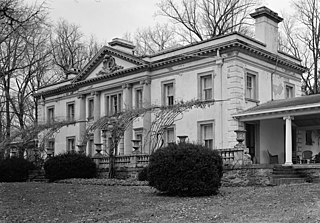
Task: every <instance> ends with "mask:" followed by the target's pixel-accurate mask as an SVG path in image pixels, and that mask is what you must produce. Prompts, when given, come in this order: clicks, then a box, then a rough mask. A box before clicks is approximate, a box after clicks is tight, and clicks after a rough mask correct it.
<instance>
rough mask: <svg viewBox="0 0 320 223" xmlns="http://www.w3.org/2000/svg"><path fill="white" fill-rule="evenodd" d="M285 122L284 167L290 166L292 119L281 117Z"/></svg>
mask: <svg viewBox="0 0 320 223" xmlns="http://www.w3.org/2000/svg"><path fill="white" fill-rule="evenodd" d="M283 120H285V121H286V157H285V163H284V165H287V166H290V165H292V125H291V124H292V120H293V117H291V116H286V117H283Z"/></svg>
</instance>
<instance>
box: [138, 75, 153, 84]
mask: <svg viewBox="0 0 320 223" xmlns="http://www.w3.org/2000/svg"><path fill="white" fill-rule="evenodd" d="M140 84H141V85H150V84H151V78H150V77H147V78H146V79H144V80H142V81H140Z"/></svg>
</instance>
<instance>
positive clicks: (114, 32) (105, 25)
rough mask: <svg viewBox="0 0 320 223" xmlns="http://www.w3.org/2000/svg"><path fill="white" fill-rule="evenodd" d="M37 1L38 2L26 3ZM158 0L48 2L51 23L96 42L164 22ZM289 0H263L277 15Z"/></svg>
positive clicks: (62, 0)
mask: <svg viewBox="0 0 320 223" xmlns="http://www.w3.org/2000/svg"><path fill="white" fill-rule="evenodd" d="M26 1H27V2H35V1H37V2H40V0H26ZM159 1H160V0H47V1H46V2H47V3H48V6H49V8H50V9H51V10H50V11H51V13H50V17H51V19H52V20H53V21H56V20H58V19H59V18H64V19H66V20H67V21H69V22H72V23H75V24H78V25H80V26H81V31H82V32H83V33H84V34H85V35H86V36H90V35H94V36H96V37H97V39H98V40H99V41H107V42H109V41H111V40H112V38H116V37H122V36H123V35H124V34H125V33H126V32H129V33H134V32H135V31H136V29H137V28H143V27H148V26H152V25H154V24H155V23H156V22H160V23H161V22H164V18H163V17H161V16H156V17H155V16H154V15H155V13H156V11H157V10H158V8H157V6H156V3H157V2H159ZM290 2H291V0H264V4H263V5H265V6H267V7H269V8H270V9H272V10H274V11H275V12H278V13H279V14H280V12H281V11H287V10H288V9H289V8H290Z"/></svg>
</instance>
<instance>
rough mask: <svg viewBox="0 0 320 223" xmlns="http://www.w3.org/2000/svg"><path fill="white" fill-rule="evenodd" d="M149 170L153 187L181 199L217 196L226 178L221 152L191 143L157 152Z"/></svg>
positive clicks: (152, 158) (150, 182) (151, 159)
mask: <svg viewBox="0 0 320 223" xmlns="http://www.w3.org/2000/svg"><path fill="white" fill-rule="evenodd" d="M148 170H149V171H148V178H149V179H148V180H149V185H150V186H152V187H155V188H156V189H158V190H159V191H161V192H166V193H168V194H171V195H179V196H206V195H212V194H216V193H217V192H218V189H219V187H220V185H221V178H222V175H223V173H222V159H221V157H220V155H219V154H218V153H217V151H214V150H211V149H208V148H206V147H204V146H202V145H194V144H190V143H180V144H174V145H170V146H168V147H164V148H161V149H158V150H156V151H155V152H154V153H153V154H152V155H151V156H150V161H149V169H148Z"/></svg>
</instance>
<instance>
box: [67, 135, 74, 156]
mask: <svg viewBox="0 0 320 223" xmlns="http://www.w3.org/2000/svg"><path fill="white" fill-rule="evenodd" d="M70 140H72V141H73V145H72V147H73V149H72V148H71V149H70V144H69V142H70ZM66 151H67V152H76V137H75V136H68V137H66Z"/></svg>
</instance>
